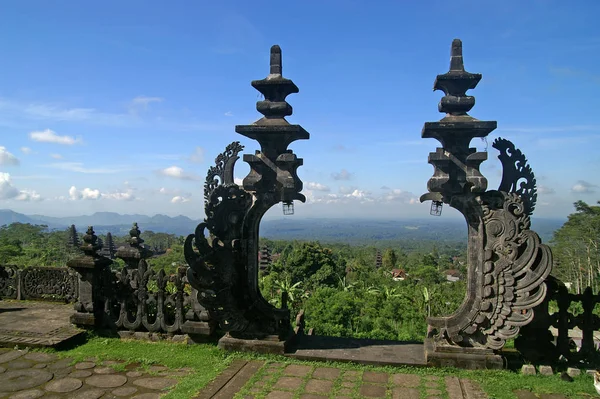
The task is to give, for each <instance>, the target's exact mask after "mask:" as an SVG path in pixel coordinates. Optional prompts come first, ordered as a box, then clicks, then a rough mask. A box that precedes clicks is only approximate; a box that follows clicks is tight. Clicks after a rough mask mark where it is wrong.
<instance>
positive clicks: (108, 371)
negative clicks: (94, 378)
mask: <svg viewBox="0 0 600 399" xmlns="http://www.w3.org/2000/svg"><path fill="white" fill-rule="evenodd" d="M94 372H95V373H97V374H112V373H114V372H115V369H113V368H112V367H97V368H95V369H94Z"/></svg>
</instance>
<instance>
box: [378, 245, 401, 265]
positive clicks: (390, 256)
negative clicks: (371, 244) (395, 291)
mask: <svg viewBox="0 0 600 399" xmlns="http://www.w3.org/2000/svg"><path fill="white" fill-rule="evenodd" d="M382 263H383V267H384V269H386V270H392V269H394V268H395V267H396V265H397V264H398V256H397V255H396V251H394V250H393V249H391V248H388V249H386V250H385V252H384V253H383V258H382Z"/></svg>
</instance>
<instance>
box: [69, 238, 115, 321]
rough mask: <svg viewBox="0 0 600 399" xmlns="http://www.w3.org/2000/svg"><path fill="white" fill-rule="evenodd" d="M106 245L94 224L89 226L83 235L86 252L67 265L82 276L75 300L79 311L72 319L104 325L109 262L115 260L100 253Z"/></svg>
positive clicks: (83, 247)
mask: <svg viewBox="0 0 600 399" xmlns="http://www.w3.org/2000/svg"><path fill="white" fill-rule="evenodd" d="M100 248H102V246H101V245H99V244H98V237H97V236H96V235H95V234H94V228H93V227H92V226H90V227H88V230H87V233H86V234H85V235H84V236H83V244H82V245H81V247H80V249H81V250H82V251H83V252H84V255H83V256H80V257H78V258H75V259H71V260H70V261H68V262H67V266H68V267H70V268H72V269H74V270H75V271H76V272H77V273H78V276H79V284H78V296H77V302H76V303H75V314H73V315H72V316H71V323H73V324H77V325H81V326H90V327H100V326H102V324H103V314H104V302H105V298H104V288H105V287H104V284H103V282H104V280H105V276H106V274H107V273H110V269H109V266H110V265H111V264H112V261H111V260H110V259H108V258H105V257H103V256H100V255H98V253H97V251H98V250H99V249H100Z"/></svg>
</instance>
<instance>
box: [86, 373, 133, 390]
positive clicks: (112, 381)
mask: <svg viewBox="0 0 600 399" xmlns="http://www.w3.org/2000/svg"><path fill="white" fill-rule="evenodd" d="M126 382H127V377H125V376H124V375H118V374H104V375H102V374H98V375H93V376H91V377H88V378H86V379H85V383H86V384H88V385H91V386H93V387H98V388H118V387H120V386H121V385H125V383H126Z"/></svg>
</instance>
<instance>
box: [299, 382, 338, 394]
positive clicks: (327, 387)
mask: <svg viewBox="0 0 600 399" xmlns="http://www.w3.org/2000/svg"><path fill="white" fill-rule="evenodd" d="M332 388H333V381H330V380H314V379H310V380H308V381H307V383H306V387H305V388H304V391H305V392H306V393H318V394H321V395H324V394H328V393H329V392H331V390H332Z"/></svg>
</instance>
